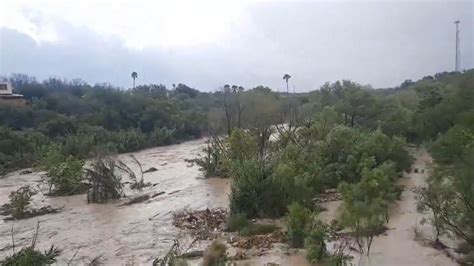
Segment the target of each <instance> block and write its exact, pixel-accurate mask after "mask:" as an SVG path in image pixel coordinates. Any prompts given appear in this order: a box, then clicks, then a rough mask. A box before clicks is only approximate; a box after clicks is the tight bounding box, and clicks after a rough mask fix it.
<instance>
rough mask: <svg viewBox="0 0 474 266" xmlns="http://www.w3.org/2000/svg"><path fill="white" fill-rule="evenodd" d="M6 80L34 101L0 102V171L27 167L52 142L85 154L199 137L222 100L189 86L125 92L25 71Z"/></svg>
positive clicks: (65, 150)
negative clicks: (40, 78)
mask: <svg viewBox="0 0 474 266" xmlns="http://www.w3.org/2000/svg"><path fill="white" fill-rule="evenodd" d="M9 81H10V82H11V83H12V84H13V86H14V88H15V92H16V93H20V94H23V95H24V97H25V98H26V99H27V100H28V103H29V104H28V105H27V106H24V107H15V106H12V105H9V104H1V103H0V173H1V172H5V171H7V170H11V169H15V168H20V167H27V166H30V165H31V164H32V163H33V162H35V161H36V160H38V159H39V157H40V156H41V153H42V150H44V149H45V147H47V146H49V145H51V144H53V143H54V144H60V149H61V150H62V152H63V154H64V155H73V156H77V157H80V158H86V157H88V156H90V154H91V153H92V152H94V150H97V149H105V150H108V151H113V152H128V151H134V150H138V149H143V148H146V147H151V146H159V145H167V144H173V143H177V142H181V141H184V140H189V139H194V138H199V137H201V136H202V135H203V134H204V133H205V132H207V130H208V123H207V121H208V120H207V114H208V112H209V110H211V109H212V108H213V107H214V108H215V107H216V106H217V103H216V102H215V98H213V97H212V95H211V94H208V93H201V92H199V91H197V90H195V89H192V88H190V87H188V86H186V85H184V84H178V85H177V86H175V87H174V88H173V89H167V88H166V87H165V86H163V85H147V86H138V87H136V88H134V89H129V90H121V89H119V88H116V87H113V86H111V85H109V84H99V85H95V86H91V85H89V84H87V83H85V82H83V81H81V80H72V81H67V80H61V79H56V78H50V79H47V80H45V81H43V82H38V81H36V79H34V78H32V77H29V76H26V75H20V74H14V75H12V76H11V77H10V78H9Z"/></svg>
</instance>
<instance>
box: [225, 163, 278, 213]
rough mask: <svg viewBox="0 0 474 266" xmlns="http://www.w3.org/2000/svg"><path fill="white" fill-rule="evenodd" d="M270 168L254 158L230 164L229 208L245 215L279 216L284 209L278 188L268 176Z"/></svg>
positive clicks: (233, 211)
mask: <svg viewBox="0 0 474 266" xmlns="http://www.w3.org/2000/svg"><path fill="white" fill-rule="evenodd" d="M269 175H270V169H268V168H267V167H266V166H263V165H262V164H261V163H259V162H258V161H256V160H244V161H236V162H234V163H233V164H232V176H233V182H232V186H231V193H230V210H231V212H232V213H240V214H243V215H245V216H246V217H279V216H281V215H283V214H284V213H285V211H286V206H285V201H284V200H282V197H281V193H280V189H279V188H278V187H277V186H276V185H275V184H274V183H273V182H272V179H271V178H270V176H269Z"/></svg>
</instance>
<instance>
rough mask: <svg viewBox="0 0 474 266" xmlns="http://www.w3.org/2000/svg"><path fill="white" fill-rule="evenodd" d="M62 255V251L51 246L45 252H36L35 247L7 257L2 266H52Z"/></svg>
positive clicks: (0, 262) (1, 262)
mask: <svg viewBox="0 0 474 266" xmlns="http://www.w3.org/2000/svg"><path fill="white" fill-rule="evenodd" d="M60 253H61V251H60V250H59V249H58V248H56V247H54V246H51V247H50V248H49V249H48V250H45V251H44V252H41V251H38V250H35V249H34V246H30V247H26V248H23V249H21V250H20V251H19V252H17V253H15V254H13V255H11V256H8V257H6V258H5V259H4V260H3V261H0V264H1V265H2V266H27V265H28V266H29V265H32V266H42V265H51V264H53V263H55V262H56V257H58V256H59V254H60Z"/></svg>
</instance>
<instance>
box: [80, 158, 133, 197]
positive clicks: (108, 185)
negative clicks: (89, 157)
mask: <svg viewBox="0 0 474 266" xmlns="http://www.w3.org/2000/svg"><path fill="white" fill-rule="evenodd" d="M121 165H122V164H121V162H119V161H117V160H114V159H112V158H110V157H106V158H101V157H99V158H97V159H96V160H95V161H94V162H93V163H92V166H91V168H87V169H85V171H86V178H87V181H88V183H89V191H88V192H87V202H88V203H104V202H106V201H108V200H110V199H118V198H121V197H122V196H124V193H123V184H122V183H121V175H120V173H121V172H122V173H123V170H122V169H123V167H122V166H121Z"/></svg>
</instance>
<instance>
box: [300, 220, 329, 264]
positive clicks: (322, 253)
mask: <svg viewBox="0 0 474 266" xmlns="http://www.w3.org/2000/svg"><path fill="white" fill-rule="evenodd" d="M327 236H328V228H327V226H326V225H325V224H324V223H322V222H321V221H319V220H317V219H314V218H313V221H312V223H311V225H310V226H309V228H308V229H307V233H306V237H305V240H304V248H305V249H306V252H307V257H308V260H309V262H311V263H313V264H317V263H320V262H322V261H324V260H326V259H328V258H329V254H328V251H327V247H326V241H327Z"/></svg>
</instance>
